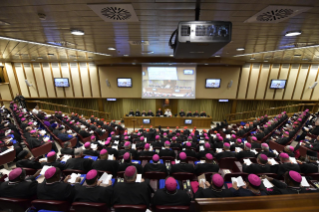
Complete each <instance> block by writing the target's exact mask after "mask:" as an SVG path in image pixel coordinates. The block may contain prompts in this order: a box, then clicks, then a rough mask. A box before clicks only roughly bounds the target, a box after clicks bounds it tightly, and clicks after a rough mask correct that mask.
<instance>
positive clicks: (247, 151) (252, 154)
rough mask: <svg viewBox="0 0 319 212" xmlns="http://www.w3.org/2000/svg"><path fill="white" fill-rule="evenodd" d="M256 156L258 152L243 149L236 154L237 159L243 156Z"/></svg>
mask: <svg viewBox="0 0 319 212" xmlns="http://www.w3.org/2000/svg"><path fill="white" fill-rule="evenodd" d="M249 157H256V154H255V153H253V152H252V151H250V150H243V151H241V152H239V153H238V154H237V155H236V158H237V160H239V159H241V158H249Z"/></svg>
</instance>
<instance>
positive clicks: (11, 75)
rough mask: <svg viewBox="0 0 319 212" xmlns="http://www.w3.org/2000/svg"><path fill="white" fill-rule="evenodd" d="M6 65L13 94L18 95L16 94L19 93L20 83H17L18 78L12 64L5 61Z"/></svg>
mask: <svg viewBox="0 0 319 212" xmlns="http://www.w3.org/2000/svg"><path fill="white" fill-rule="evenodd" d="M4 66H5V68H6V72H7V75H8V78H9V83H10V86H11V90H12V93H13V96H16V94H17V93H19V89H18V84H17V81H16V78H15V76H14V72H13V67H12V64H11V63H5V64H4Z"/></svg>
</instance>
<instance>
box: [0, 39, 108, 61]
mask: <svg viewBox="0 0 319 212" xmlns="http://www.w3.org/2000/svg"><path fill="white" fill-rule="evenodd" d="M0 39H2V40H8V41H15V42H21V43H28V44H33V45H39V46H46V47H52V48H57V49H64V50H70V51H78V52H84V53H90V54H96V55H102V56H112V55H110V54H105V53H102V52H92V51H86V50H81V49H74V48H69V47H64V46H56V45H51V44H46V43H39V42H34V41H28V40H21V39H15V38H9V37H3V36H0Z"/></svg>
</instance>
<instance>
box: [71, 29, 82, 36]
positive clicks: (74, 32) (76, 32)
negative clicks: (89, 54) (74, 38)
mask: <svg viewBox="0 0 319 212" xmlns="http://www.w3.org/2000/svg"><path fill="white" fill-rule="evenodd" d="M71 34H72V35H84V32H83V31H81V30H77V29H72V30H71Z"/></svg>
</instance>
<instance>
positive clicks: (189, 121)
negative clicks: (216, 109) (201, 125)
mask: <svg viewBox="0 0 319 212" xmlns="http://www.w3.org/2000/svg"><path fill="white" fill-rule="evenodd" d="M192 123H193V120H192V119H185V122H184V124H185V125H189V124H192Z"/></svg>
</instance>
